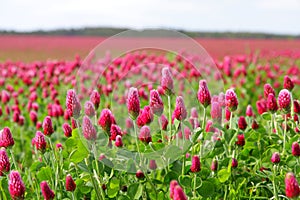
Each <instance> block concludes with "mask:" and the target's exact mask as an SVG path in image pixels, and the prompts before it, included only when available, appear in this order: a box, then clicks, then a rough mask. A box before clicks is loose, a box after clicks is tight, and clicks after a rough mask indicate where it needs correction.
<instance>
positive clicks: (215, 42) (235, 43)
mask: <svg viewBox="0 0 300 200" xmlns="http://www.w3.org/2000/svg"><path fill="white" fill-rule="evenodd" d="M105 39H107V37H102V36H55V35H52V36H49V35H48V36H45V35H0V62H4V61H7V60H11V61H23V62H31V61H36V60H72V59H74V58H75V56H76V55H79V56H80V57H81V58H82V59H84V58H85V57H86V56H87V55H88V53H89V52H90V51H91V50H92V49H93V48H95V47H96V46H97V45H98V44H99V43H101V42H102V41H104V40H105ZM171 39H172V38H171ZM194 39H195V41H197V42H198V43H199V44H200V45H202V46H203V47H204V48H205V49H206V50H207V52H208V53H209V54H210V55H211V56H212V57H213V58H215V59H222V58H223V57H224V56H226V55H237V54H249V53H253V52H260V53H274V52H276V53H280V54H284V53H291V52H297V51H298V52H299V50H300V39H280V38H279V39H278V38H275V39H261V38H252V39H251V38H250V39H249V38H194ZM148 40H151V38H150V39H149V38H148Z"/></svg>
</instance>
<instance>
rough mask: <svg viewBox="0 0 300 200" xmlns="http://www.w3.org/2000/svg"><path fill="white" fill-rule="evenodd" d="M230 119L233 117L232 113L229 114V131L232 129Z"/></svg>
mask: <svg viewBox="0 0 300 200" xmlns="http://www.w3.org/2000/svg"><path fill="white" fill-rule="evenodd" d="M232 117H233V113H232V112H230V121H229V129H232Z"/></svg>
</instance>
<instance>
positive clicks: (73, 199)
mask: <svg viewBox="0 0 300 200" xmlns="http://www.w3.org/2000/svg"><path fill="white" fill-rule="evenodd" d="M71 196H72V200H75V195H74V192H72V193H71Z"/></svg>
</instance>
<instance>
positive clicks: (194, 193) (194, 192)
mask: <svg viewBox="0 0 300 200" xmlns="http://www.w3.org/2000/svg"><path fill="white" fill-rule="evenodd" d="M196 181H197V175H196V173H194V187H193V197H194V199H196Z"/></svg>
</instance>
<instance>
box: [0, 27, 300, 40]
mask: <svg viewBox="0 0 300 200" xmlns="http://www.w3.org/2000/svg"><path fill="white" fill-rule="evenodd" d="M126 30H128V29H126V28H108V27H89V28H78V29H56V30H49V31H45V30H37V31H30V32H21V31H20V32H19V31H10V30H0V35H48V36H51V35H56V36H58V35H64V36H103V37H108V36H112V35H115V34H118V33H120V32H123V31H126ZM161 30H163V29H161ZM177 31H179V32H181V33H184V34H186V35H188V36H190V37H202V38H261V39H273V38H278V39H280V38H281V39H300V35H289V34H272V33H258V32H197V31H185V30H177ZM164 33H165V32H163V31H162V32H161V34H160V33H159V32H158V33H157V31H155V34H154V35H152V34H150V35H149V36H153V37H155V36H159V37H164V36H165V37H170V36H171V37H172V35H169V34H167V35H164ZM129 36H130V35H129ZM174 36H177V35H174Z"/></svg>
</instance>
